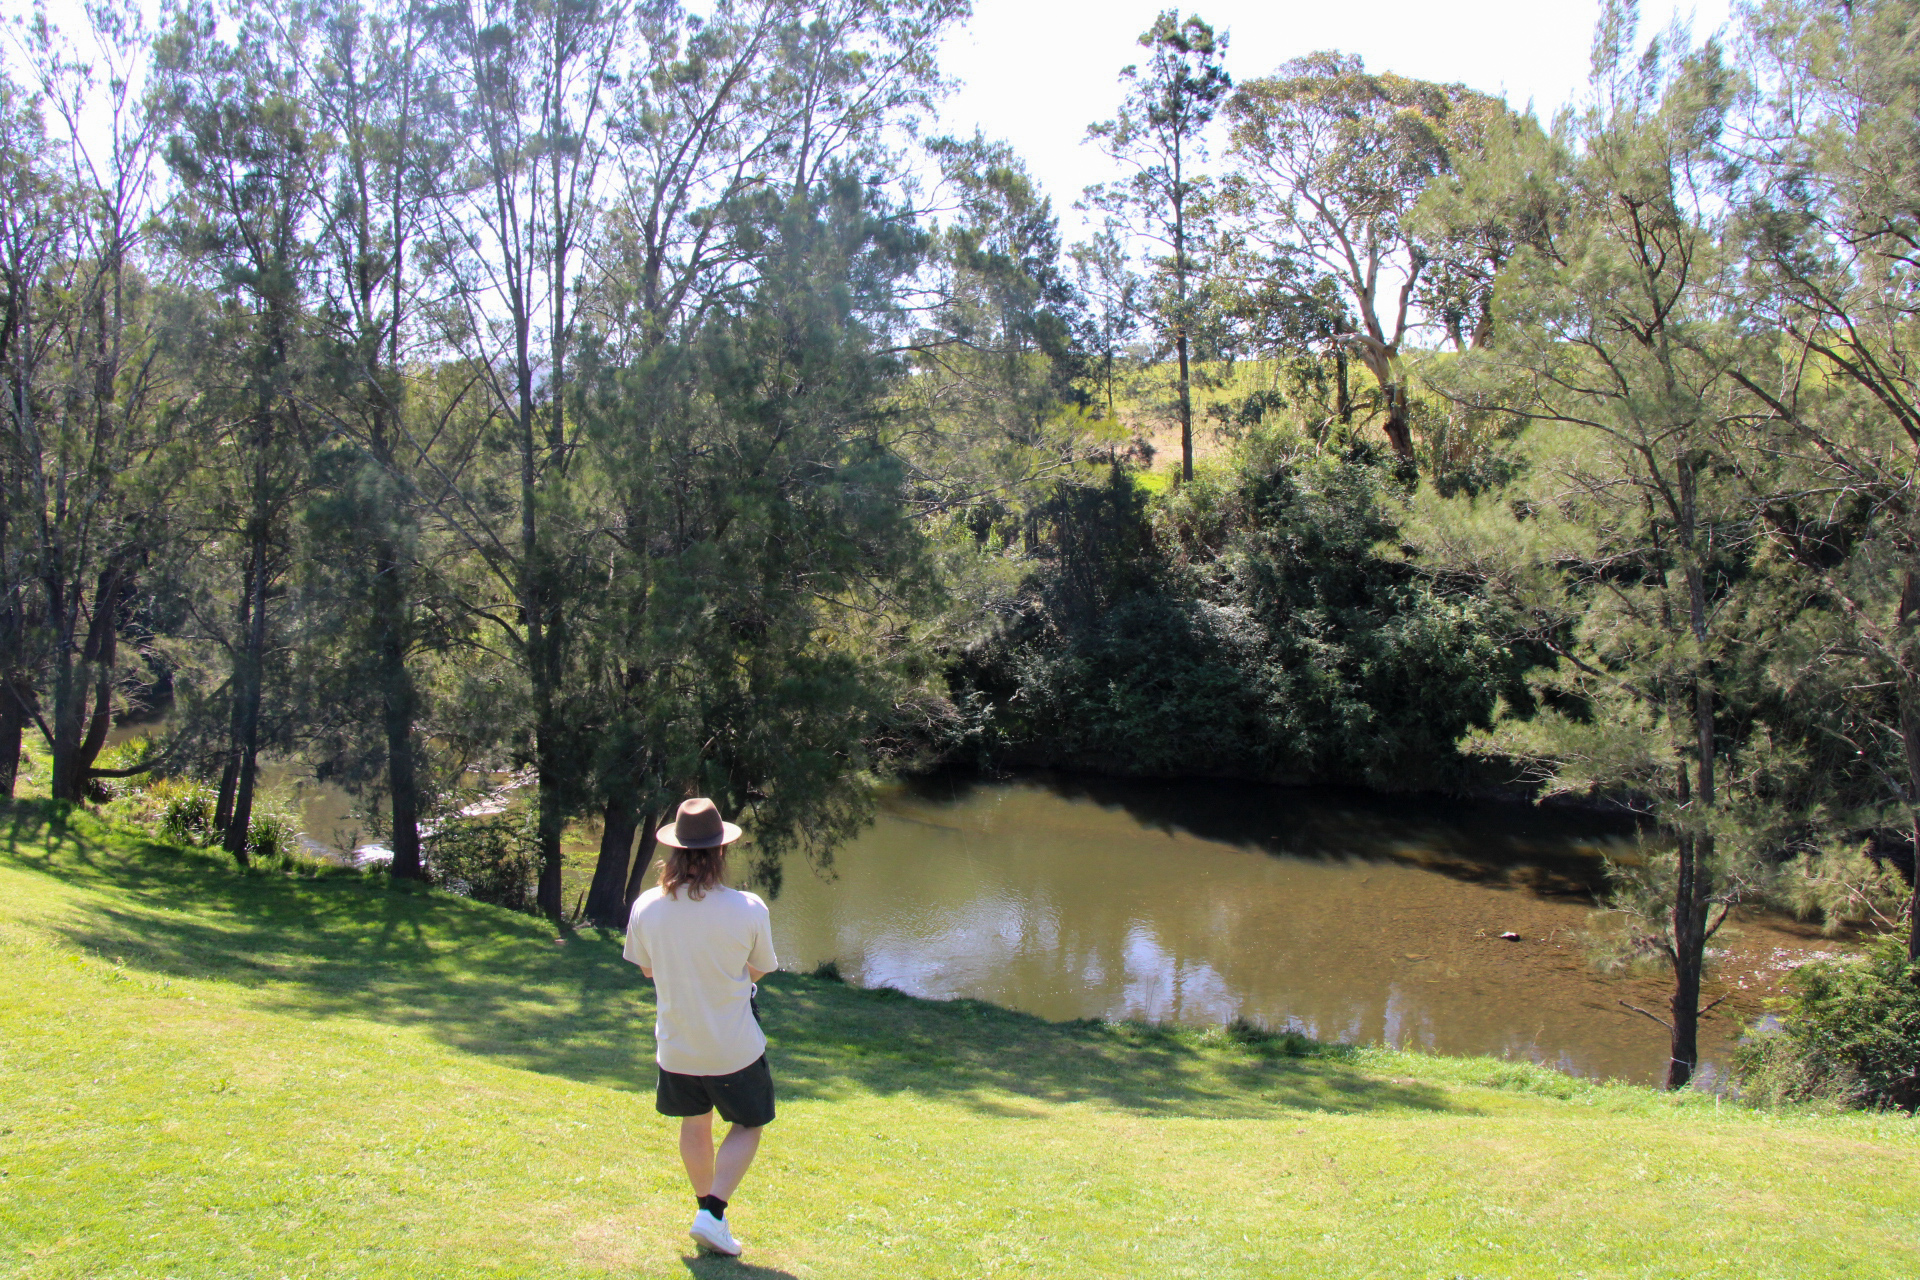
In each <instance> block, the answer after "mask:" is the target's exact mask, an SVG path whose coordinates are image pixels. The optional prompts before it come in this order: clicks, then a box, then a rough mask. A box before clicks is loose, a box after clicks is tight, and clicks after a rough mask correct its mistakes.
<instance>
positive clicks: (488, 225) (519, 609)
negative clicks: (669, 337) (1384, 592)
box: [433, 0, 628, 919]
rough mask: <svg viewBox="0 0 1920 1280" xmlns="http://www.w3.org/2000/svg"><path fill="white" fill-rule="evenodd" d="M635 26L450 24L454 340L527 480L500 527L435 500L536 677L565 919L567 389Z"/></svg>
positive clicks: (541, 825) (552, 865) (448, 498)
mask: <svg viewBox="0 0 1920 1280" xmlns="http://www.w3.org/2000/svg"><path fill="white" fill-rule="evenodd" d="M627 16H628V15H627V11H626V9H625V6H624V5H622V4H620V3H618V0H606V2H605V3H602V2H601V0H588V2H587V3H574V2H573V0H535V2H534V3H530V4H520V3H511V2H509V0H473V3H471V4H466V5H460V6H455V7H452V8H449V9H446V10H443V11H440V13H439V18H440V21H441V23H442V28H441V29H442V33H443V40H444V46H445V51H446V56H447V58H448V60H449V66H450V68H451V69H453V70H454V71H455V72H456V73H457V74H458V76H459V81H458V84H457V89H456V92H457V93H458V95H459V105H458V113H459V115H458V122H457V124H456V125H455V126H454V131H455V134H456V136H459V137H462V138H464V139H465V146H464V147H463V148H461V150H460V151H459V152H458V153H457V155H456V158H455V167H456V168H457V170H458V171H459V177H458V181H457V183H456V184H455V186H454V189H453V190H452V191H450V192H449V193H448V198H447V199H446V200H444V201H443V202H442V203H441V205H440V219H439V226H438V232H439V238H440V239H441V241H442V242H443V244H444V245H445V246H446V250H445V252H446V254H447V256H446V258H445V259H444V262H445V264H446V267H447V268H448V269H450V271H451V274H452V285H453V292H454V297H455V299H456V301H457V305H458V311H457V317H458V321H457V324H456V327H455V328H454V330H453V334H452V336H453V337H454V339H455V341H456V342H457V343H458V344H459V345H460V346H461V347H462V348H463V349H464V351H465V353H466V355H467V358H468V359H469V360H470V361H471V363H472V365H473V367H474V368H475V369H476V370H477V371H479V372H480V374H481V376H482V381H483V385H484V386H485V388H486V391H487V394H488V396H489V397H490V399H491V401H492V403H493V405H494V408H495V410H496V412H497V413H498V414H499V415H500V417H501V419H502V421H503V422H504V423H505V424H506V427H507V431H506V437H505V440H504V441H503V443H505V444H506V446H507V448H508V449H509V450H510V451H511V454H512V466H513V468H514V471H515V472H516V473H517V474H516V476H515V483H514V488H513V494H514V496H513V498H512V502H511V505H510V507H509V508H508V512H510V515H508V516H507V519H505V520H501V519H498V518H497V515H500V514H507V513H494V512H488V511H485V510H484V509H483V508H482V507H481V506H480V505H479V504H476V503H474V502H473V501H472V500H471V499H472V497H473V495H472V494H471V493H470V492H465V491H463V490H462V489H461V488H460V486H459V485H458V484H457V483H453V484H450V483H446V482H442V483H441V484H439V485H436V488H435V496H434V498H433V501H434V503H435V506H436V509H437V511H438V513H439V514H440V515H441V517H442V518H443V519H446V520H449V521H452V522H454V523H455V524H456V525H457V526H458V527H459V528H460V531H461V536H462V537H463V538H464V540H466V541H467V542H468V543H469V545H470V546H471V547H472V548H473V549H474V551H475V553H476V554H477V555H478V556H479V557H480V560H481V562H482V563H483V564H485V566H486V568H487V573H488V589H487V591H486V593H485V594H484V596H483V597H482V598H481V599H479V600H477V601H476V602H475V603H474V604H473V605H472V606H471V607H472V608H473V610H474V611H475V613H476V615H477V616H481V617H484V618H486V619H487V620H488V621H489V622H490V623H491V624H492V625H493V626H495V627H496V628H497V629H498V630H499V632H500V633H501V635H502V638H503V639H504V641H505V642H506V644H507V645H508V646H509V647H510V649H511V651H512V652H513V653H514V654H515V655H516V656H517V658H518V660H519V661H520V663H521V669H522V671H523V672H524V674H525V677H526V681H527V687H528V691H529V694H530V698H531V704H532V706H531V715H532V723H531V725H530V726H529V732H530V744H529V746H530V753H531V756H532V763H533V768H534V774H535V778H536V788H537V793H536V798H535V804H536V805H537V807H538V809H537V832H538V835H537V840H538V847H539V859H540V881H539V886H538V889H537V892H536V899H537V902H538V905H539V909H540V910H541V911H542V912H543V913H545V914H546V915H548V916H550V917H552V918H554V919H559V918H560V916H561V913H562V911H563V909H564V904H563V903H562V902H561V900H560V869H561V868H560V835H561V831H562V828H563V827H564V825H565V822H566V818H567V815H568V812H569V809H570V807H571V806H573V805H574V804H576V803H577V802H578V787H577V782H576V779H575V774H576V773H577V770H576V769H575V768H574V767H573V761H572V760H571V759H570V755H571V754H572V753H574V752H577V751H578V750H579V749H580V735H581V733H582V731H583V730H584V729H586V728H587V727H588V726H586V725H583V724H582V723H580V721H579V719H578V718H577V717H575V716H573V715H570V714H569V708H568V706H567V700H566V687H565V686H566V680H567V675H568V663H569V661H570V658H571V656H572V653H571V647H570V646H571V641H572V638H573V636H572V611H571V609H570V607H569V606H570V603H571V601H572V599H573V592H574V587H575V586H576V579H575V574H576V572H577V570H578V568H579V567H580V560H579V557H578V556H577V554H576V552H577V551H578V549H579V544H578V541H577V539H578V538H579V537H580V536H581V530H580V521H581V519H582V516H581V513H580V511H579V509H578V507H577V505H576V503H575V501H574V498H575V494H574V492H573V490H572V486H571V479H572V477H571V472H572V471H573V468H574V458H575V448H574V446H575V443H576V442H575V440H574V432H573V429H572V427H571V426H570V424H569V422H568V418H567V407H568V403H569V402H568V392H567V383H568V378H569V377H570V375H571V373H572V370H573V365H572V359H573V355H574V340H575V337H576V334H577V327H578V324H579V316H578V313H577V311H576V309H575V305H574V304H575V301H576V299H577V296H578V291H579V289H580V287H581V280H580V266H581V255H582V253H583V252H584V251H585V249H586V246H587V243H588V238H589V236H590V234H591V229H592V219H593V215H594V213H595V199H594V197H595V194H596V191H597V188H598V183H599V175H600V166H601V164H602V162H603V161H604V160H605V158H606V154H607V153H606V134H605V125H606V116H607V111H608V108H609V106H610V97H611V92H612V88H613V86H614V85H615V84H616V83H617V82H618V80H619V78H620V73H621V71H622V68H620V67H619V66H618V65H617V61H616V59H617V57H618V55H619V53H620V50H621V48H622V44H621V36H622V34H623V32H624V28H625V24H626V22H627ZM449 479H451V477H449ZM495 589H497V590H498V591H499V592H501V593H503V595H504V599H502V598H501V597H500V596H496V595H495V594H494V590H495ZM502 605H504V606H505V607H501V606H502Z"/></svg>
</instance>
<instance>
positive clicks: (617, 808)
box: [586, 797, 640, 929]
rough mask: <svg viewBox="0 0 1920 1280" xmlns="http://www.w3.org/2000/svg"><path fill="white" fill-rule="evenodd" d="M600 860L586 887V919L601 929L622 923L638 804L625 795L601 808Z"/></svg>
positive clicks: (638, 812) (637, 824) (636, 825)
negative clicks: (587, 887) (588, 886)
mask: <svg viewBox="0 0 1920 1280" xmlns="http://www.w3.org/2000/svg"><path fill="white" fill-rule="evenodd" d="M601 820H602V823H603V825H602V826H601V828H600V860H599V861H598V862H597V863H595V864H594V868H593V885H592V887H591V888H589V889H588V890H587V912H586V917H587V922H588V923H589V924H595V925H599V926H600V927H601V928H603V929H618V928H621V927H622V926H624V925H625V924H626V922H627V921H626V908H627V899H626V888H627V879H628V877H627V868H628V864H629V863H631V862H632V861H633V837H634V835H635V834H636V833H637V832H638V831H639V829H640V808H639V806H638V805H636V804H634V803H633V801H632V800H630V799H627V798H625V797H614V798H611V799H609V800H608V801H607V804H606V808H605V809H604V810H603V811H602V815H601Z"/></svg>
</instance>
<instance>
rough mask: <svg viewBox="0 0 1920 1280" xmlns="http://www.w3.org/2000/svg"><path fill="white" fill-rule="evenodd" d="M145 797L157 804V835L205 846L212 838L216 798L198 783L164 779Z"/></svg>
mask: <svg viewBox="0 0 1920 1280" xmlns="http://www.w3.org/2000/svg"><path fill="white" fill-rule="evenodd" d="M148 794H149V795H151V796H152V797H153V798H154V799H156V800H158V801H159V802H160V834H161V835H163V836H165V837H166V838H167V839H169V840H175V841H178V842H179V843H181V844H194V845H200V844H206V843H207V842H208V841H210V840H212V839H213V836H214V830H213V815H214V810H215V808H216V806H217V805H218V797H216V796H215V795H214V794H213V791H212V790H211V789H210V788H208V787H205V786H202V785H201V784H200V783H197V782H188V781H186V780H184V779H180V778H167V779H164V780H162V781H160V782H156V783H154V784H153V786H152V787H150V788H149V789H148Z"/></svg>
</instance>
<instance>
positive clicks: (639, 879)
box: [627, 813, 660, 911]
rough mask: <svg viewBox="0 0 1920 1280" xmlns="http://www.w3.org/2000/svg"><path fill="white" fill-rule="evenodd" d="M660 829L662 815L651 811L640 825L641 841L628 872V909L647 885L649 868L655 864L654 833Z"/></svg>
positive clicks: (630, 908)
mask: <svg viewBox="0 0 1920 1280" xmlns="http://www.w3.org/2000/svg"><path fill="white" fill-rule="evenodd" d="M659 830H660V815H659V814H657V813H649V814H648V815H647V818H646V821H645V822H643V823H642V824H641V826H640V843H639V845H638V846H637V847H636V848H635V849H634V853H633V869H632V870H631V871H629V872H628V873H627V909H628V910H629V911H631V910H632V909H633V900H634V899H635V898H637V897H639V896H640V894H641V892H642V891H643V890H644V889H645V888H646V887H647V868H648V867H649V866H651V865H653V846H654V838H653V837H654V834H655V833H656V832H658V831H659Z"/></svg>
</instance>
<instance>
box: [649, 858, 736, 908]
mask: <svg viewBox="0 0 1920 1280" xmlns="http://www.w3.org/2000/svg"><path fill="white" fill-rule="evenodd" d="M726 869H727V846H725V845H723V844H720V845H715V846H713V847H712V848H711V849H676V848H675V847H674V846H672V845H668V846H667V859H666V861H665V862H663V863H661V864H660V888H661V891H662V892H664V893H665V894H666V895H667V896H668V897H669V898H678V897H679V896H680V888H681V886H683V885H684V886H685V887H686V890H687V896H688V897H689V898H691V899H693V900H694V901H695V902H698V901H700V899H702V898H704V897H706V896H707V890H709V889H711V888H713V886H715V885H717V884H719V883H720V877H721V875H722V874H724V873H725V872H726Z"/></svg>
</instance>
